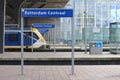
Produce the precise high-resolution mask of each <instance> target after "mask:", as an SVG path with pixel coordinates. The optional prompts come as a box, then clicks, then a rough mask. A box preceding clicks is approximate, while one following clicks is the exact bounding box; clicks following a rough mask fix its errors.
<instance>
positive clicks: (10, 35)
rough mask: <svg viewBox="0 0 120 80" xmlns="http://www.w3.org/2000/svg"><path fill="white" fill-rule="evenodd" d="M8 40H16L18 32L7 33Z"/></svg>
mask: <svg viewBox="0 0 120 80" xmlns="http://www.w3.org/2000/svg"><path fill="white" fill-rule="evenodd" d="M9 41H11V42H14V41H18V34H9Z"/></svg>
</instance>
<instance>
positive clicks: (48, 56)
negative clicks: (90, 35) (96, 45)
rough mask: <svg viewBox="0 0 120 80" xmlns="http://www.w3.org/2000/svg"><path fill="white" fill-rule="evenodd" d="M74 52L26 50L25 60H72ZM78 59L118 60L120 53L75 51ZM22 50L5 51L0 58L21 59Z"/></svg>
mask: <svg viewBox="0 0 120 80" xmlns="http://www.w3.org/2000/svg"><path fill="white" fill-rule="evenodd" d="M71 53H72V52H33V53H32V52H24V53H23V54H24V59H25V60H71ZM74 55H75V59H76V60H84V59H85V60H86V59H87V60H94V59H95V60H101V59H104V60H109V59H111V60H116V59H117V60H118V59H120V54H110V53H109V52H103V53H102V54H89V53H87V54H85V53H84V52H74ZM20 59H21V53H20V52H5V53H3V54H0V60H20Z"/></svg>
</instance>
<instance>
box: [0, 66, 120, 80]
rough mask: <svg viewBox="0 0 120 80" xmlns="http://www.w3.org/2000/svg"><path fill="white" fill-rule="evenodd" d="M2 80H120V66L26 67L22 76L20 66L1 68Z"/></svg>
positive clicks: (0, 75) (0, 77)
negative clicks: (73, 70) (73, 69)
mask: <svg viewBox="0 0 120 80" xmlns="http://www.w3.org/2000/svg"><path fill="white" fill-rule="evenodd" d="M0 80H120V66H119V65H94V66H93V65H92V66H91V65H87V66H86V65H84V66H82V65H80V66H75V75H71V66H56V65H55V66H53V65H49V66H45V65H39V66H25V67H24V75H21V72H20V66H13V65H12V66H11V65H9V66H8V65H7V66H6V65H4V66H0Z"/></svg>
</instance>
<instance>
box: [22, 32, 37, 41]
mask: <svg viewBox="0 0 120 80" xmlns="http://www.w3.org/2000/svg"><path fill="white" fill-rule="evenodd" d="M24 34H25V35H26V36H27V37H32V32H24ZM33 38H34V39H37V40H38V39H39V37H38V36H37V35H36V34H35V33H34V32H33Z"/></svg>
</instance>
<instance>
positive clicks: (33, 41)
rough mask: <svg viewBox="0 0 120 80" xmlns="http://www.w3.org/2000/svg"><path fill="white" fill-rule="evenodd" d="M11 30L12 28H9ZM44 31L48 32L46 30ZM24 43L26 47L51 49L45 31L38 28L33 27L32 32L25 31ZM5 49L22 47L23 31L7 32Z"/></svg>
mask: <svg viewBox="0 0 120 80" xmlns="http://www.w3.org/2000/svg"><path fill="white" fill-rule="evenodd" d="M9 30H11V29H9ZM44 32H48V30H45V31H44ZM23 39H24V40H23V44H24V48H25V49H31V48H34V49H50V46H49V45H47V42H46V40H45V39H44V37H43V31H42V30H41V31H40V30H38V29H37V28H31V32H29V31H26V32H25V31H24V33H23ZM4 40H5V46H4V48H5V49H16V48H21V31H18V32H12V31H11V32H10V31H6V32H5V39H4Z"/></svg>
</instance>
